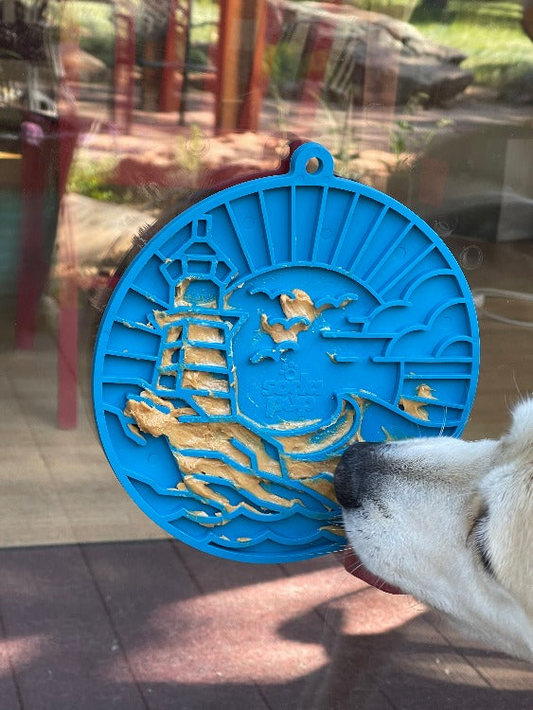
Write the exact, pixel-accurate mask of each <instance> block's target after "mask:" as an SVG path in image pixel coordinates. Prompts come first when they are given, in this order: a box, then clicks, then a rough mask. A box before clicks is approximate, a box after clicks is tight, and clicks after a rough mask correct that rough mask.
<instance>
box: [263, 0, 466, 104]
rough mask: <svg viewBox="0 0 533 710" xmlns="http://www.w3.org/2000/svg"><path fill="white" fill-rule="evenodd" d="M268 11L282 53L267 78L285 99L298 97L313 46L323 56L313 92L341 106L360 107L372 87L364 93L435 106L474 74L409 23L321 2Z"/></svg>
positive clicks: (288, 2) (284, 3)
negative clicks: (277, 30) (276, 27)
mask: <svg viewBox="0 0 533 710" xmlns="http://www.w3.org/2000/svg"><path fill="white" fill-rule="evenodd" d="M269 7H270V11H271V18H273V19H272V20H271V21H274V22H275V23H279V27H280V28H281V30H280V31H281V40H280V42H281V43H280V45H278V50H277V51H278V52H279V51H280V48H282V49H281V51H282V52H283V54H284V57H285V61H282V62H280V66H281V64H283V66H284V69H283V70H281V69H278V70H277V72H276V73H275V76H274V77H273V78H274V80H275V81H276V85H277V90H278V91H279V92H280V93H281V95H282V96H284V97H289V96H290V97H292V98H297V97H299V96H301V92H302V88H303V85H304V82H305V81H306V80H307V84H308V83H309V76H308V75H307V73H306V72H307V71H308V67H309V62H310V56H309V55H310V53H312V51H313V48H314V49H315V50H316V51H317V52H324V51H326V52H327V53H328V58H327V65H326V70H325V72H324V76H323V77H322V78H321V79H320V80H317V77H316V75H315V77H314V79H315V81H317V83H319V84H320V85H319V86H318V87H317V88H318V89H321V91H322V95H323V96H325V97H326V98H328V99H330V100H333V101H337V102H340V103H342V102H346V101H347V100H348V99H351V101H352V102H354V103H355V104H357V103H359V104H362V103H363V98H364V95H365V93H366V95H367V96H368V93H369V92H368V89H369V85H370V83H371V86H370V94H372V92H374V93H377V94H379V93H380V91H381V93H382V94H383V93H387V90H388V92H389V94H390V92H392V93H393V95H394V94H395V103H397V104H405V103H407V102H408V101H409V99H410V98H411V97H414V96H417V98H419V97H423V101H421V103H424V102H425V103H427V104H430V105H435V104H441V103H443V102H446V101H448V100H449V99H452V98H453V97H454V96H456V95H457V94H459V93H461V92H462V91H464V90H465V89H466V87H467V86H469V84H471V83H472V80H473V76H472V74H471V73H470V72H469V71H465V70H464V69H461V68H460V66H459V65H460V64H461V62H462V61H463V60H464V59H466V56H465V55H464V54H463V53H461V52H459V51H457V50H456V49H452V48H449V47H445V46H443V45H441V44H437V43H436V42H433V41H431V40H429V39H427V38H426V37H424V35H422V34H421V33H420V32H419V31H418V30H417V29H415V28H414V27H413V26H412V25H410V24H409V23H408V22H403V21H402V20H398V19H395V18H393V17H389V16H388V15H383V14H381V13H377V12H369V11H366V10H361V9H359V8H356V7H351V6H345V5H341V6H339V5H334V4H333V3H327V2H292V0H269ZM287 57H288V58H289V61H287V59H286V58H287ZM311 61H312V60H311ZM289 66H290V69H291V70H292V71H288V68H289ZM289 74H292V75H291V76H289ZM365 85H366V88H365ZM365 102H366V100H365Z"/></svg>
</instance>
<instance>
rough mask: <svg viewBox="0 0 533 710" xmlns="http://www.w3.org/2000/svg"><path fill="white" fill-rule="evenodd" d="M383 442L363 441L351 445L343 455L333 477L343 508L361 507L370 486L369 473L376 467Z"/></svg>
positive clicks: (338, 498)
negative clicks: (366, 490) (368, 484)
mask: <svg viewBox="0 0 533 710" xmlns="http://www.w3.org/2000/svg"><path fill="white" fill-rule="evenodd" d="M380 446H382V444H379V443H372V442H361V443H359V444H352V446H349V447H348V448H347V449H346V451H345V452H344V454H343V455H342V457H341V460H340V461H339V463H338V465H337V469H336V470H335V475H334V478H333V482H334V486H335V495H336V496H337V500H338V501H339V504H340V505H341V506H342V507H343V508H360V507H361V505H362V499H363V494H364V493H365V489H367V488H368V486H367V480H368V474H369V473H371V472H372V471H373V470H375V469H376V464H377V461H378V455H379V454H378V450H379V447H380Z"/></svg>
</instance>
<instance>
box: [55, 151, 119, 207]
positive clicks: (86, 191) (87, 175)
mask: <svg viewBox="0 0 533 710" xmlns="http://www.w3.org/2000/svg"><path fill="white" fill-rule="evenodd" d="M114 169H115V160H113V159H110V160H98V161H85V160H82V159H78V160H76V161H75V162H74V164H73V166H72V168H71V170H70V173H69V179H68V188H67V189H68V191H69V192H75V193H77V194H78V195H85V196H86V197H92V198H93V199H94V200H101V201H103V202H118V203H130V202H132V201H133V193H132V191H131V190H130V189H128V188H123V187H120V186H118V185H116V184H115V183H114V181H113V173H114Z"/></svg>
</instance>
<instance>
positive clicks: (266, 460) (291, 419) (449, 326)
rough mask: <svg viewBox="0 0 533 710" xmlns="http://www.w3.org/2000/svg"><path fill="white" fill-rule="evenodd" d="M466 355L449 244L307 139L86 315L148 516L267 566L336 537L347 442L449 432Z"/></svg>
mask: <svg viewBox="0 0 533 710" xmlns="http://www.w3.org/2000/svg"><path fill="white" fill-rule="evenodd" d="M311 159H313V160H311ZM478 364H479V338H478V330H477V321H476V315H475V309H474V305H473V302H472V298H471V295H470V291H469V289H468V285H467V283H466V280H465V278H464V276H463V274H462V272H461V269H460V268H459V266H458V264H457V263H456V262H455V260H454V258H453V257H452V255H451V253H450V252H449V251H448V249H447V247H446V246H445V245H444V244H443V242H442V241H441V240H440V239H439V237H438V236H437V235H436V234H435V233H434V232H433V231H432V230H431V229H430V228H429V227H428V226H427V225H426V224H425V223H424V222H423V221H422V220H421V219H420V218H419V217H417V216H416V215H415V214H414V213H413V212H411V211H410V210H408V209H407V208H406V207H404V206H403V205H401V204H400V203H398V202H396V201H395V200H393V199H391V198H390V197H388V196H387V195H384V194H382V193H380V192H378V191H376V190H374V189H372V188H369V187H366V186H364V185H361V184H359V183H356V182H353V181H350V180H347V179H343V178H339V177H337V176H335V175H334V174H333V159H332V157H331V155H330V154H329V153H328V152H327V150H325V148H323V147H322V146H320V145H318V144H315V143H307V144H304V145H302V146H300V147H299V148H297V149H296V151H295V152H294V153H293V155H292V158H291V163H290V169H289V171H288V172H287V173H286V174H283V175H275V176H270V177H264V178H260V179H257V180H252V181H250V182H245V183H241V184H239V185H235V186H233V187H230V188H228V189H226V190H223V191H221V192H219V193H217V194H214V195H212V196H211V197H209V198H207V199H205V200H203V201H202V202H199V203H198V204H196V205H194V206H193V207H191V208H190V209H188V210H187V211H185V212H184V213H182V214H181V215H180V216H178V217H176V218H174V219H172V220H171V221H170V222H168V223H167V224H166V225H165V226H164V227H162V228H161V229H160V231H159V232H157V233H156V234H155V236H154V237H153V238H152V239H151V240H150V241H149V242H148V243H147V244H146V246H145V247H143V249H142V250H141V251H140V252H139V254H138V255H137V256H136V258H135V259H134V260H133V261H132V263H131V264H130V266H129V267H128V268H127V270H126V271H125V272H124V274H123V276H122V277H121V279H120V281H119V283H118V285H117V286H116V288H115V289H114V291H113V293H112V296H111V298H110V300H109V302H108V305H107V308H106V310H105V312H104V315H103V318H102V321H101V323H100V328H99V332H98V336H97V341H96V346H95V354H94V371H93V392H94V411H95V417H96V422H97V426H98V430H99V434H100V438H101V441H102V445H103V447H104V450H105V453H106V455H107V457H108V459H109V462H110V463H111V466H112V468H113V470H114V471H115V473H116V475H117V476H118V478H119V480H120V481H121V483H122V485H123V486H124V488H125V489H126V490H127V492H128V493H129V494H130V496H131V497H132V498H133V500H134V501H135V502H136V503H137V504H138V505H139V506H140V508H141V509H142V510H143V511H144V512H145V513H146V514H147V515H148V516H149V517H150V518H152V520H154V521H155V522H156V523H157V524H159V525H160V526H162V527H163V528H164V529H165V530H167V531H168V532H169V533H171V534H172V535H174V536H175V537H177V538H179V539H181V540H183V541H185V542H187V543H188V544H190V545H193V546H194V547H197V548H199V549H201V550H204V551H208V552H211V553H213V554H216V555H219V556H222V557H228V558H232V559H238V560H247V561H250V562H282V561H289V560H298V559H303V558H307V557H313V556H316V555H319V554H324V553H327V552H331V551H333V550H336V549H339V548H341V547H342V546H343V545H344V538H343V533H342V529H341V528H340V527H338V525H339V523H340V519H339V513H340V511H339V507H338V504H337V503H336V501H335V497H334V493H333V485H332V477H333V476H332V474H333V471H334V468H335V465H336V462H337V460H338V457H339V455H340V454H341V453H342V451H343V450H344V449H345V448H346V447H347V446H348V445H349V444H351V443H354V442H358V441H384V440H389V439H390V440H394V439H400V438H405V437H413V436H433V435H458V434H460V432H461V431H462V429H463V426H464V425H465V423H466V420H467V417H468V414H469V410H470V408H471V405H472V401H473V398H474V392H475V386H476V382H477V374H478Z"/></svg>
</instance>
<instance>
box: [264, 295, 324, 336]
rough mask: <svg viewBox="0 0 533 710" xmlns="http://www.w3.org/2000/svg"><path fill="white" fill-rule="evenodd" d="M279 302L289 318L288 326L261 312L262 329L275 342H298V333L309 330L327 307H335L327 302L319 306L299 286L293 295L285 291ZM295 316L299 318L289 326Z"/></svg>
mask: <svg viewBox="0 0 533 710" xmlns="http://www.w3.org/2000/svg"><path fill="white" fill-rule="evenodd" d="M279 302H280V306H281V310H282V311H283V315H284V316H285V318H286V320H287V326H285V324H284V323H277V322H276V323H271V322H269V320H268V317H267V316H266V314H264V313H262V314H261V329H262V330H263V331H264V332H265V333H267V334H268V335H270V337H271V338H272V340H273V341H274V342H275V343H283V342H286V341H292V342H296V341H297V340H298V335H299V334H300V333H302V332H304V331H306V330H309V328H310V327H311V326H312V324H313V323H314V322H315V320H316V319H317V317H318V316H319V315H320V314H321V313H322V312H323V311H325V310H326V309H327V308H333V306H332V304H330V303H325V304H324V305H323V306H320V308H317V307H316V306H315V304H314V303H313V300H312V299H311V297H310V296H309V294H308V293H307V292H306V291H302V290H301V289H299V288H295V289H293V290H292V296H289V295H288V294H286V293H283V294H282V295H281V296H280V297H279ZM295 318H298V319H299V320H298V321H297V322H296V323H292V324H291V325H290V326H289V325H288V323H290V322H291V321H292V320H294V319H295Z"/></svg>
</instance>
